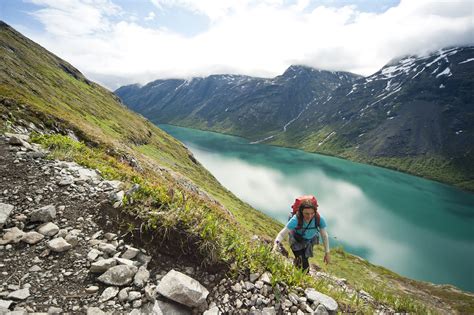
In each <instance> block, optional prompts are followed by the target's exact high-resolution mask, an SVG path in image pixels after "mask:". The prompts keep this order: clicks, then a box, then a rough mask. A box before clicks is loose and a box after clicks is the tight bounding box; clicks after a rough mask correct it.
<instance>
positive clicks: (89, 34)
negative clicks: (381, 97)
mask: <svg viewBox="0 0 474 315" xmlns="http://www.w3.org/2000/svg"><path fill="white" fill-rule="evenodd" d="M33 2H34V3H35V4H38V5H41V6H43V8H41V9H39V10H37V11H34V12H32V14H33V15H34V17H36V18H37V19H38V20H39V21H40V22H41V23H43V24H44V25H45V29H46V33H44V34H37V33H34V32H32V36H31V38H32V39H33V40H35V41H38V42H40V43H41V44H42V45H43V46H45V47H46V48H47V49H49V50H52V51H53V52H54V53H56V54H58V55H59V56H61V57H63V58H65V59H67V60H68V61H70V62H71V63H73V64H74V65H75V66H77V67H78V68H79V69H81V70H82V71H83V72H84V73H85V74H86V75H90V76H91V79H93V80H94V79H95V80H98V81H99V82H100V83H103V84H105V85H106V86H108V87H109V88H111V89H115V88H117V87H118V86H117V84H119V85H120V84H127V83H134V82H139V83H146V82H148V81H149V80H153V79H157V78H189V77H191V76H206V75H209V74H213V73H239V74H247V75H254V76H263V77H272V76H276V75H278V74H281V73H282V72H283V71H284V70H285V69H286V68H287V67H288V66H289V65H291V64H305V65H308V66H312V67H316V68H321V69H327V70H345V71H351V72H355V73H359V74H363V75H369V74H371V73H373V72H375V71H377V70H378V69H379V68H380V67H382V66H383V65H384V64H385V63H387V62H388V61H389V60H390V59H392V58H395V57H397V56H400V55H406V54H422V53H426V52H428V51H433V50H436V49H440V48H443V47H446V46H451V45H463V44H473V43H474V36H473V34H474V25H473V24H474V23H473V22H472V17H473V7H472V3H471V1H469V0H466V1H434V2H433V1H407V0H403V1H401V2H400V3H399V4H398V5H397V6H396V7H392V8H390V9H388V10H386V11H384V12H381V13H374V12H371V13H369V12H362V11H360V10H359V9H358V8H357V7H356V6H350V5H348V6H343V7H337V8H336V7H329V6H317V7H314V8H312V7H310V5H309V2H308V1H306V0H299V1H296V2H295V3H294V4H292V5H290V6H288V5H286V4H285V3H286V2H284V1H282V0H265V1H255V0H243V1H231V0H222V1H212V0H200V1H193V0H152V2H153V4H154V5H155V8H156V10H159V11H160V12H162V13H163V12H171V11H172V10H176V9H181V10H188V11H191V12H194V13H195V14H197V15H201V16H206V17H207V18H208V19H209V21H210V23H209V27H208V29H207V30H205V31H203V32H200V33H198V34H196V35H193V36H185V35H184V34H180V33H178V32H177V31H174V30H173V29H169V28H165V27H157V28H151V27H148V26H145V25H140V24H139V22H138V21H133V20H131V19H130V17H128V18H127V16H126V14H125V13H124V12H123V10H122V9H121V8H120V7H118V6H117V5H115V4H114V3H112V2H111V1H107V0H87V1H86V0H84V1H75V2H66V3H67V4H64V2H57V1H52V0H34V1H33ZM151 13H152V12H150V14H149V15H148V16H147V18H150V19H151V18H152V17H153V15H152V14H151ZM147 18H145V20H146V19H147ZM155 21H158V20H155ZM183 23H186V22H183ZM99 77H100V80H99V79H97V78H99ZM108 78H111V80H109V79H108ZM117 78H122V79H121V80H117ZM117 82H118V83H117Z"/></svg>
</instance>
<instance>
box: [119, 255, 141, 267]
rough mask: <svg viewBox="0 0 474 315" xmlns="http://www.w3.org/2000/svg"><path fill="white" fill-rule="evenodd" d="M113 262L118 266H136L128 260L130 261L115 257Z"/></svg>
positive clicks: (135, 263)
mask: <svg viewBox="0 0 474 315" xmlns="http://www.w3.org/2000/svg"><path fill="white" fill-rule="evenodd" d="M115 260H116V261H117V262H118V263H119V265H126V266H135V267H136V265H137V264H138V263H137V262H135V261H133V260H130V259H124V258H117V257H115Z"/></svg>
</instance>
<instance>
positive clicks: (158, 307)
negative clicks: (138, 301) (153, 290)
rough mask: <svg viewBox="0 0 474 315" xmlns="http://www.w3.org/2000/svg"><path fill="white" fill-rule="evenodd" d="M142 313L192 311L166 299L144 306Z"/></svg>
mask: <svg viewBox="0 0 474 315" xmlns="http://www.w3.org/2000/svg"><path fill="white" fill-rule="evenodd" d="M141 313H142V314H153V315H191V314H192V312H191V310H189V309H188V308H186V307H184V306H182V305H179V304H175V303H168V302H164V301H159V300H158V301H155V302H154V303H153V304H152V303H149V304H146V305H145V306H143V307H142V309H141Z"/></svg>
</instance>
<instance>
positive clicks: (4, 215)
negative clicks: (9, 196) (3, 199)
mask: <svg viewBox="0 0 474 315" xmlns="http://www.w3.org/2000/svg"><path fill="white" fill-rule="evenodd" d="M14 208H15V207H14V206H12V205H9V204H7V203H0V228H3V225H4V224H5V222H6V221H7V219H8V217H9V216H10V214H11V213H12V211H13V209H14Z"/></svg>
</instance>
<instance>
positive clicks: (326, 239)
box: [320, 229, 331, 264]
mask: <svg viewBox="0 0 474 315" xmlns="http://www.w3.org/2000/svg"><path fill="white" fill-rule="evenodd" d="M320 233H321V237H322V238H323V244H324V259H323V260H324V262H325V263H326V264H329V263H330V262H331V258H330V256H329V236H328V232H327V231H326V229H321V230H320Z"/></svg>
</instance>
